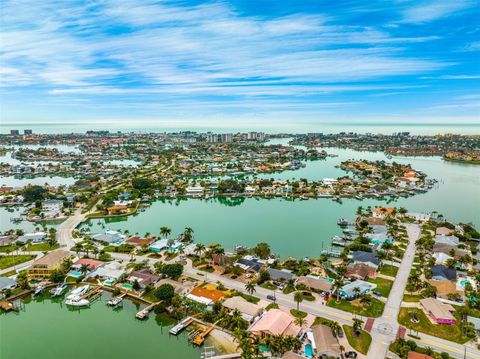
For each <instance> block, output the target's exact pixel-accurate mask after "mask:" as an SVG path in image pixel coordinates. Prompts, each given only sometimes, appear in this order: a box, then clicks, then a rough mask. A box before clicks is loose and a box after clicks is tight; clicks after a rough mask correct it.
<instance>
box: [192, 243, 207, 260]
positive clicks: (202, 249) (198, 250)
mask: <svg viewBox="0 0 480 359" xmlns="http://www.w3.org/2000/svg"><path fill="white" fill-rule="evenodd" d="M193 252H194V253H195V254H196V255H197V256H198V257H200V255H201V254H202V253H203V252H205V245H204V244H202V243H197V244H196V245H195V249H194V250H193Z"/></svg>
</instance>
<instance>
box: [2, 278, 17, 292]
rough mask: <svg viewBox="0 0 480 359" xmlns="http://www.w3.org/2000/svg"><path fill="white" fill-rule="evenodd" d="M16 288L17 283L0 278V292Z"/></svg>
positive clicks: (13, 280) (9, 279)
mask: <svg viewBox="0 0 480 359" xmlns="http://www.w3.org/2000/svg"><path fill="white" fill-rule="evenodd" d="M16 286H17V281H16V280H15V279H11V278H8V277H0V292H2V291H4V290H6V289H13V288H15V287H16Z"/></svg>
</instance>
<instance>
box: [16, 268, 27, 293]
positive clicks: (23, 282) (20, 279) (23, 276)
mask: <svg viewBox="0 0 480 359" xmlns="http://www.w3.org/2000/svg"><path fill="white" fill-rule="evenodd" d="M17 285H18V286H19V287H20V288H22V289H30V284H29V283H28V274H27V272H26V271H23V272H20V273H19V274H18V276H17Z"/></svg>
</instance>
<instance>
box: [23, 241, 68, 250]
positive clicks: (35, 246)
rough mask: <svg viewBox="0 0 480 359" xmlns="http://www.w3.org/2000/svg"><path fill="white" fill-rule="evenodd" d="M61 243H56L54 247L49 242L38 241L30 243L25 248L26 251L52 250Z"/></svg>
mask: <svg viewBox="0 0 480 359" xmlns="http://www.w3.org/2000/svg"><path fill="white" fill-rule="evenodd" d="M59 247H60V245H59V244H56V245H54V246H53V247H51V246H50V245H49V244H47V243H37V244H30V245H28V246H27V247H26V248H25V251H26V252H46V251H51V250H53V249H57V248H59Z"/></svg>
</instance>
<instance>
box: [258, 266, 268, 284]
mask: <svg viewBox="0 0 480 359" xmlns="http://www.w3.org/2000/svg"><path fill="white" fill-rule="evenodd" d="M269 280H270V273H268V271H266V270H265V269H261V270H260V272H259V273H258V284H262V283H265V282H266V281H269Z"/></svg>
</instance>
